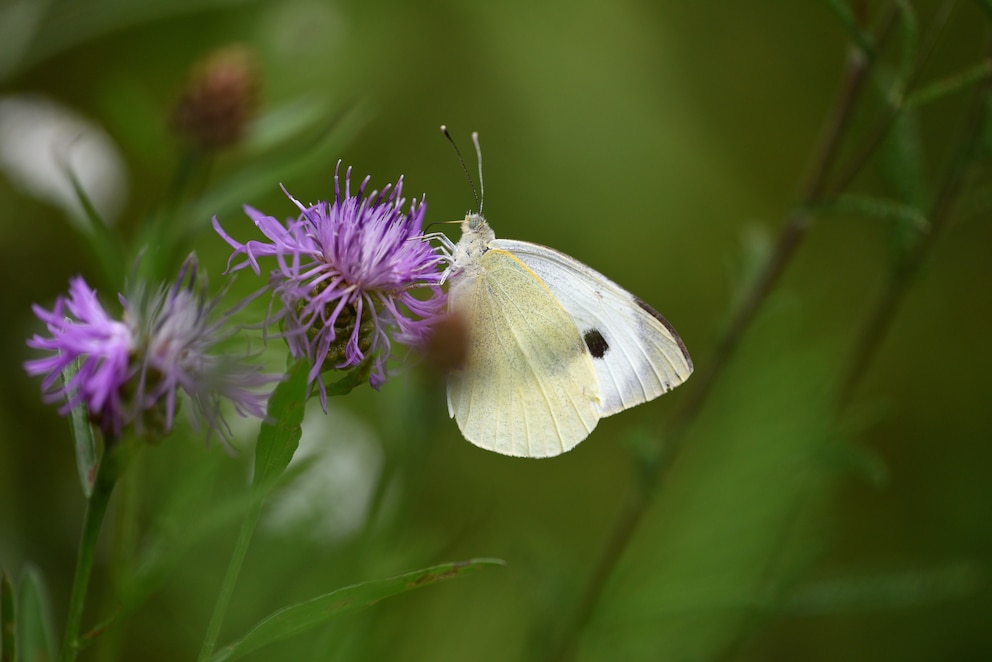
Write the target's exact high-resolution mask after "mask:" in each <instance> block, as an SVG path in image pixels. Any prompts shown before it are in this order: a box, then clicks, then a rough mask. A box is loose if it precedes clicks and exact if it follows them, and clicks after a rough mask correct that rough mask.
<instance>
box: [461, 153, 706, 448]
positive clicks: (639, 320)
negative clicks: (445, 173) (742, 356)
mask: <svg viewBox="0 0 992 662" xmlns="http://www.w3.org/2000/svg"><path fill="white" fill-rule="evenodd" d="M473 140H474V141H475V142H476V151H477V152H479V148H478V138H477V135H476V134H473ZM480 173H481V156H480ZM480 181H481V174H480ZM461 229H462V236H461V239H460V240H459V241H458V243H457V244H454V243H453V242H451V241H450V240H448V241H447V242H444V240H442V242H443V243H444V244H446V251H445V252H446V254H447V259H448V262H449V266H448V268H447V270H446V271H445V274H444V280H447V281H448V282H449V288H448V309H449V313H450V314H451V315H452V316H454V317H456V318H458V319H460V321H461V322H462V323H463V325H464V327H465V329H466V333H467V338H466V350H467V351H466V356H465V360H464V362H463V363H462V364H461V366H460V367H457V368H455V369H453V370H452V371H451V372H449V374H448V412H449V414H450V415H451V416H452V417H453V418H454V419H455V421H456V422H457V423H458V428H459V430H460V431H461V433H462V435H463V436H464V437H465V438H466V439H467V440H468V441H470V442H472V443H473V444H475V445H476V446H479V447H481V448H485V449H487V450H490V451H495V452H497V453H502V454H504V455H513V456H519V457H551V456H555V455H559V454H561V453H564V452H566V451H569V450H571V449H572V448H574V447H575V446H576V445H577V444H578V443H579V442H581V441H582V440H583V439H585V438H586V437H587V436H589V434H590V433H591V432H592V431H593V429H594V428H595V427H596V424H597V423H598V422H599V420H600V419H601V418H605V417H606V416H610V415H612V414H616V413H617V412H620V411H623V410H625V409H629V408H630V407H633V406H635V405H638V404H641V403H643V402H647V401H649V400H653V399H654V398H657V397H658V396H660V395H662V394H663V393H665V392H667V391H669V390H671V389H673V388H675V387H676V386H678V385H679V384H681V383H683V382H684V381H685V380H686V379H688V378H689V375H690V374H691V373H692V359H691V358H690V357H689V353H688V351H687V350H686V347H685V344H684V343H683V342H682V339H681V338H679V335H678V333H676V331H675V329H674V328H673V327H672V325H671V324H669V323H668V321H667V320H666V319H665V318H664V317H662V316H661V315H660V314H659V313H658V312H657V311H655V310H654V309H653V308H652V307H651V306H649V305H648V304H646V303H645V302H643V301H641V300H640V299H638V298H637V297H636V296H634V295H633V294H631V293H630V292H628V291H627V290H625V289H623V288H622V287H620V286H619V285H617V284H616V283H614V282H613V281H612V280H610V279H609V278H607V277H606V276H604V275H603V274H601V273H599V272H597V271H595V270H593V269H592V268H590V267H588V266H586V265H585V264H583V263H581V262H579V261H578V260H576V259H575V258H572V257H570V256H568V255H565V254H564V253H561V252H559V251H556V250H554V249H552V248H548V247H546V246H541V245H538V244H532V243H530V242H526V241H515V240H510V239H496V236H495V233H494V232H493V230H492V228H490V226H489V223H488V222H487V221H486V219H485V218H484V217H483V216H482V214H481V203H480V213H469V214H467V215H466V216H465V220H464V221H462V224H461Z"/></svg>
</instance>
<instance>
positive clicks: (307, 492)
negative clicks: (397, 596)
mask: <svg viewBox="0 0 992 662" xmlns="http://www.w3.org/2000/svg"><path fill="white" fill-rule="evenodd" d="M313 404H314V405H316V404H317V403H313ZM382 462H383V451H382V447H381V445H380V444H379V441H378V439H377V438H376V436H375V433H374V432H373V431H372V430H371V429H370V428H369V427H368V426H367V425H365V424H364V423H362V422H361V421H360V420H358V419H357V418H354V417H353V416H351V415H349V414H348V413H346V412H344V411H341V410H339V409H335V408H334V407H328V410H327V415H326V416H321V415H319V414H318V413H317V412H312V415H310V416H306V417H304V420H303V436H302V437H301V438H300V447H299V449H298V450H297V451H296V455H295V456H294V457H293V461H292V462H291V463H290V469H289V471H290V472H292V470H293V467H294V466H299V465H300V464H301V463H302V464H303V465H304V467H303V469H302V473H301V474H300V475H299V476H296V477H294V478H293V479H292V481H291V482H290V483H289V484H287V485H286V486H285V487H284V488H283V489H282V490H280V491H279V492H278V493H277V494H275V495H273V497H272V498H271V499H270V501H269V504H268V505H267V506H266V515H265V521H264V526H265V528H267V529H268V530H270V531H272V532H273V533H276V534H280V535H284V534H291V533H294V532H298V531H300V530H304V531H306V532H307V534H308V535H309V536H310V537H311V538H312V539H313V540H315V541H317V542H320V543H325V544H333V543H336V542H339V541H342V540H346V539H348V538H350V537H351V536H352V535H354V534H355V533H357V532H358V531H360V530H361V529H362V527H363V526H364V524H365V521H366V519H367V518H368V514H369V507H370V506H371V501H372V496H373V494H374V493H375V488H376V485H377V484H378V482H379V479H380V474H381V471H382Z"/></svg>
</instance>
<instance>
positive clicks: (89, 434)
mask: <svg viewBox="0 0 992 662" xmlns="http://www.w3.org/2000/svg"><path fill="white" fill-rule="evenodd" d="M79 363H80V361H79V359H76V360H75V361H73V362H72V363H70V364H69V365H67V366H66V368H65V370H63V371H62V382H63V384H68V383H69V382H70V381H71V380H72V378H73V377H75V376H76V373H77V372H79ZM69 423H70V424H71V425H72V439H73V442H74V444H75V446H76V470H77V471H78V472H79V485H80V486H81V487H82V488H83V494H84V495H85V496H86V498H87V499H89V498H90V496H91V495H92V494H93V484H94V483H95V482H96V470H97V468H98V467H99V466H100V459H99V457H97V452H96V438H95V436H94V435H93V426H92V425H90V420H89V415H88V412H87V410H86V405H85V404H83V403H82V402H80V403H79V404H78V405H76V407H74V408H73V409H72V411H71V412H69Z"/></svg>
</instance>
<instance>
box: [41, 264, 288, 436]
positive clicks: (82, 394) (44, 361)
mask: <svg viewBox="0 0 992 662" xmlns="http://www.w3.org/2000/svg"><path fill="white" fill-rule="evenodd" d="M205 294H206V285H205V283H203V282H202V281H201V282H200V283H198V282H197V264H196V259H195V257H193V256H190V257H189V258H188V259H187V260H186V262H185V264H183V267H182V269H181V270H180V273H179V277H178V278H177V279H176V282H175V283H174V284H173V285H172V287H168V288H166V287H162V288H160V289H159V290H158V291H156V292H154V293H153V294H149V293H148V291H147V290H146V288H145V287H144V286H143V285H138V286H137V287H136V288H135V289H134V291H133V292H132V293H131V294H130V296H129V297H127V298H125V297H124V296H123V295H120V296H119V299H120V303H121V305H122V306H123V308H124V314H123V320H122V321H118V320H115V319H113V318H111V317H110V316H109V315H108V314H107V312H106V311H105V310H104V309H103V307H102V306H101V305H100V302H99V301H98V300H97V298H96V292H95V291H94V290H92V289H91V288H90V287H89V286H88V285H87V284H86V281H84V280H83V278H82V277H79V276H77V277H75V278H73V279H71V280H70V283H69V296H68V298H66V297H62V296H60V297H58V298H57V299H56V301H55V306H54V308H53V309H52V310H51V311H48V310H45V309H44V308H42V307H41V306H38V305H34V306H33V310H34V313H35V315H37V316H38V318H39V319H40V320H41V321H43V322H44V323H45V325H46V326H47V327H48V332H49V333H50V334H51V335H50V336H49V337H43V336H41V335H35V336H34V337H33V338H31V339H30V340H28V345H29V346H30V347H32V348H34V349H39V350H42V351H46V352H51V355H50V356H47V357H45V358H41V359H35V360H32V361H27V362H25V364H24V368H25V370H27V372H28V373H29V374H31V375H45V379H44V380H43V381H42V390H43V391H44V393H45V400H46V401H48V402H58V401H64V404H63V405H62V407H61V408H60V409H59V413H60V414H63V415H64V414H67V413H68V412H69V411H70V410H71V409H73V408H74V407H76V406H77V405H79V404H83V405H85V406H86V408H87V410H88V412H89V415H90V417H91V419H92V420H93V421H94V423H96V424H98V425H99V426H100V428H101V429H102V430H103V432H104V434H105V435H106V436H107V437H108V438H110V439H116V438H118V437H120V435H121V433H122V431H123V430H124V428H126V427H128V426H133V427H134V428H135V430H136V431H137V432H138V433H142V434H147V435H148V436H150V437H151V438H155V437H157V435H158V434H159V433H166V432H168V431H169V430H171V429H172V424H173V421H174V419H175V413H176V410H177V408H178V406H179V402H178V400H177V395H178V392H179V391H182V392H184V393H186V395H187V396H189V398H190V400H191V401H192V411H191V412H190V415H191V419H192V421H193V423H194V425H197V426H199V427H205V428H206V430H207V437H208V439H209V437H210V435H211V434H212V433H214V432H216V433H218V435H219V436H220V437H221V439H222V440H223V441H224V442H225V443H226V441H227V439H229V438H230V429H229V428H228V425H227V422H226V421H225V420H224V417H223V414H222V413H221V404H222V401H223V400H224V399H227V400H230V401H231V402H232V403H233V405H234V408H235V410H236V411H237V412H238V413H239V414H240V415H242V416H246V415H252V416H257V417H259V418H261V417H263V416H264V415H265V401H266V397H267V396H266V394H263V393H259V392H258V391H257V390H256V389H257V387H260V386H263V385H265V384H268V383H271V382H272V381H275V379H276V378H275V377H273V376H271V375H267V374H263V373H262V372H261V368H260V367H259V366H257V365H255V364H252V363H250V362H246V361H244V357H232V356H226V355H222V354H217V353H214V352H213V351H212V350H213V348H214V346H215V345H216V344H217V343H219V342H221V341H223V340H225V339H227V338H228V337H230V336H231V335H233V334H234V333H235V332H236V329H232V328H230V327H228V326H227V322H228V317H229V316H230V315H231V314H233V313H235V312H237V311H238V310H239V309H240V308H241V307H243V306H244V305H245V304H246V303H247V302H248V301H249V300H250V298H249V299H248V300H245V301H243V302H242V303H241V304H239V305H238V306H236V307H235V308H234V309H233V310H231V311H229V312H228V313H226V314H225V315H222V316H221V317H220V318H219V319H217V320H216V321H210V313H212V311H213V309H214V308H215V306H216V304H217V300H216V299H215V300H212V301H208V300H206V298H205ZM77 359H78V360H79V370H78V371H77V372H76V374H75V375H74V376H73V377H72V378H71V379H70V380H69V381H68V382H66V383H63V382H62V379H61V376H62V371H63V370H64V369H65V368H66V367H67V366H68V365H70V364H71V363H73V362H74V361H76V360H77Z"/></svg>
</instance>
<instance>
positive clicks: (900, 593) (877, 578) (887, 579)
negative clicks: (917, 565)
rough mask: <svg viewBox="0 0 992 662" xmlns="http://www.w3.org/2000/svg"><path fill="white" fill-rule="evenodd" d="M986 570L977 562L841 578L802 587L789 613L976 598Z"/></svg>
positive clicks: (789, 602)
mask: <svg viewBox="0 0 992 662" xmlns="http://www.w3.org/2000/svg"><path fill="white" fill-rule="evenodd" d="M987 574H988V573H987V572H986V570H985V568H984V567H982V566H981V565H980V564H978V563H974V562H956V563H948V564H946V565H944V566H942V567H936V568H927V569H918V570H910V571H903V572H888V573H876V574H864V575H862V576H860V577H858V576H848V577H838V578H836V579H831V580H827V581H819V582H816V583H813V584H808V585H806V586H802V587H799V588H798V589H797V590H796V591H795V592H794V593H793V596H792V597H791V598H790V599H789V600H787V601H786V603H785V605H784V609H785V611H786V613H790V614H795V615H800V614H801V615H809V614H830V613H837V612H851V611H874V610H879V609H907V608H911V607H918V606H920V605H926V604H934V603H937V602H945V601H948V600H960V599H962V598H965V597H967V596H969V595H974V594H975V593H977V592H978V591H980V590H982V589H983V588H984V587H985V586H987V584H988V580H987Z"/></svg>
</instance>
